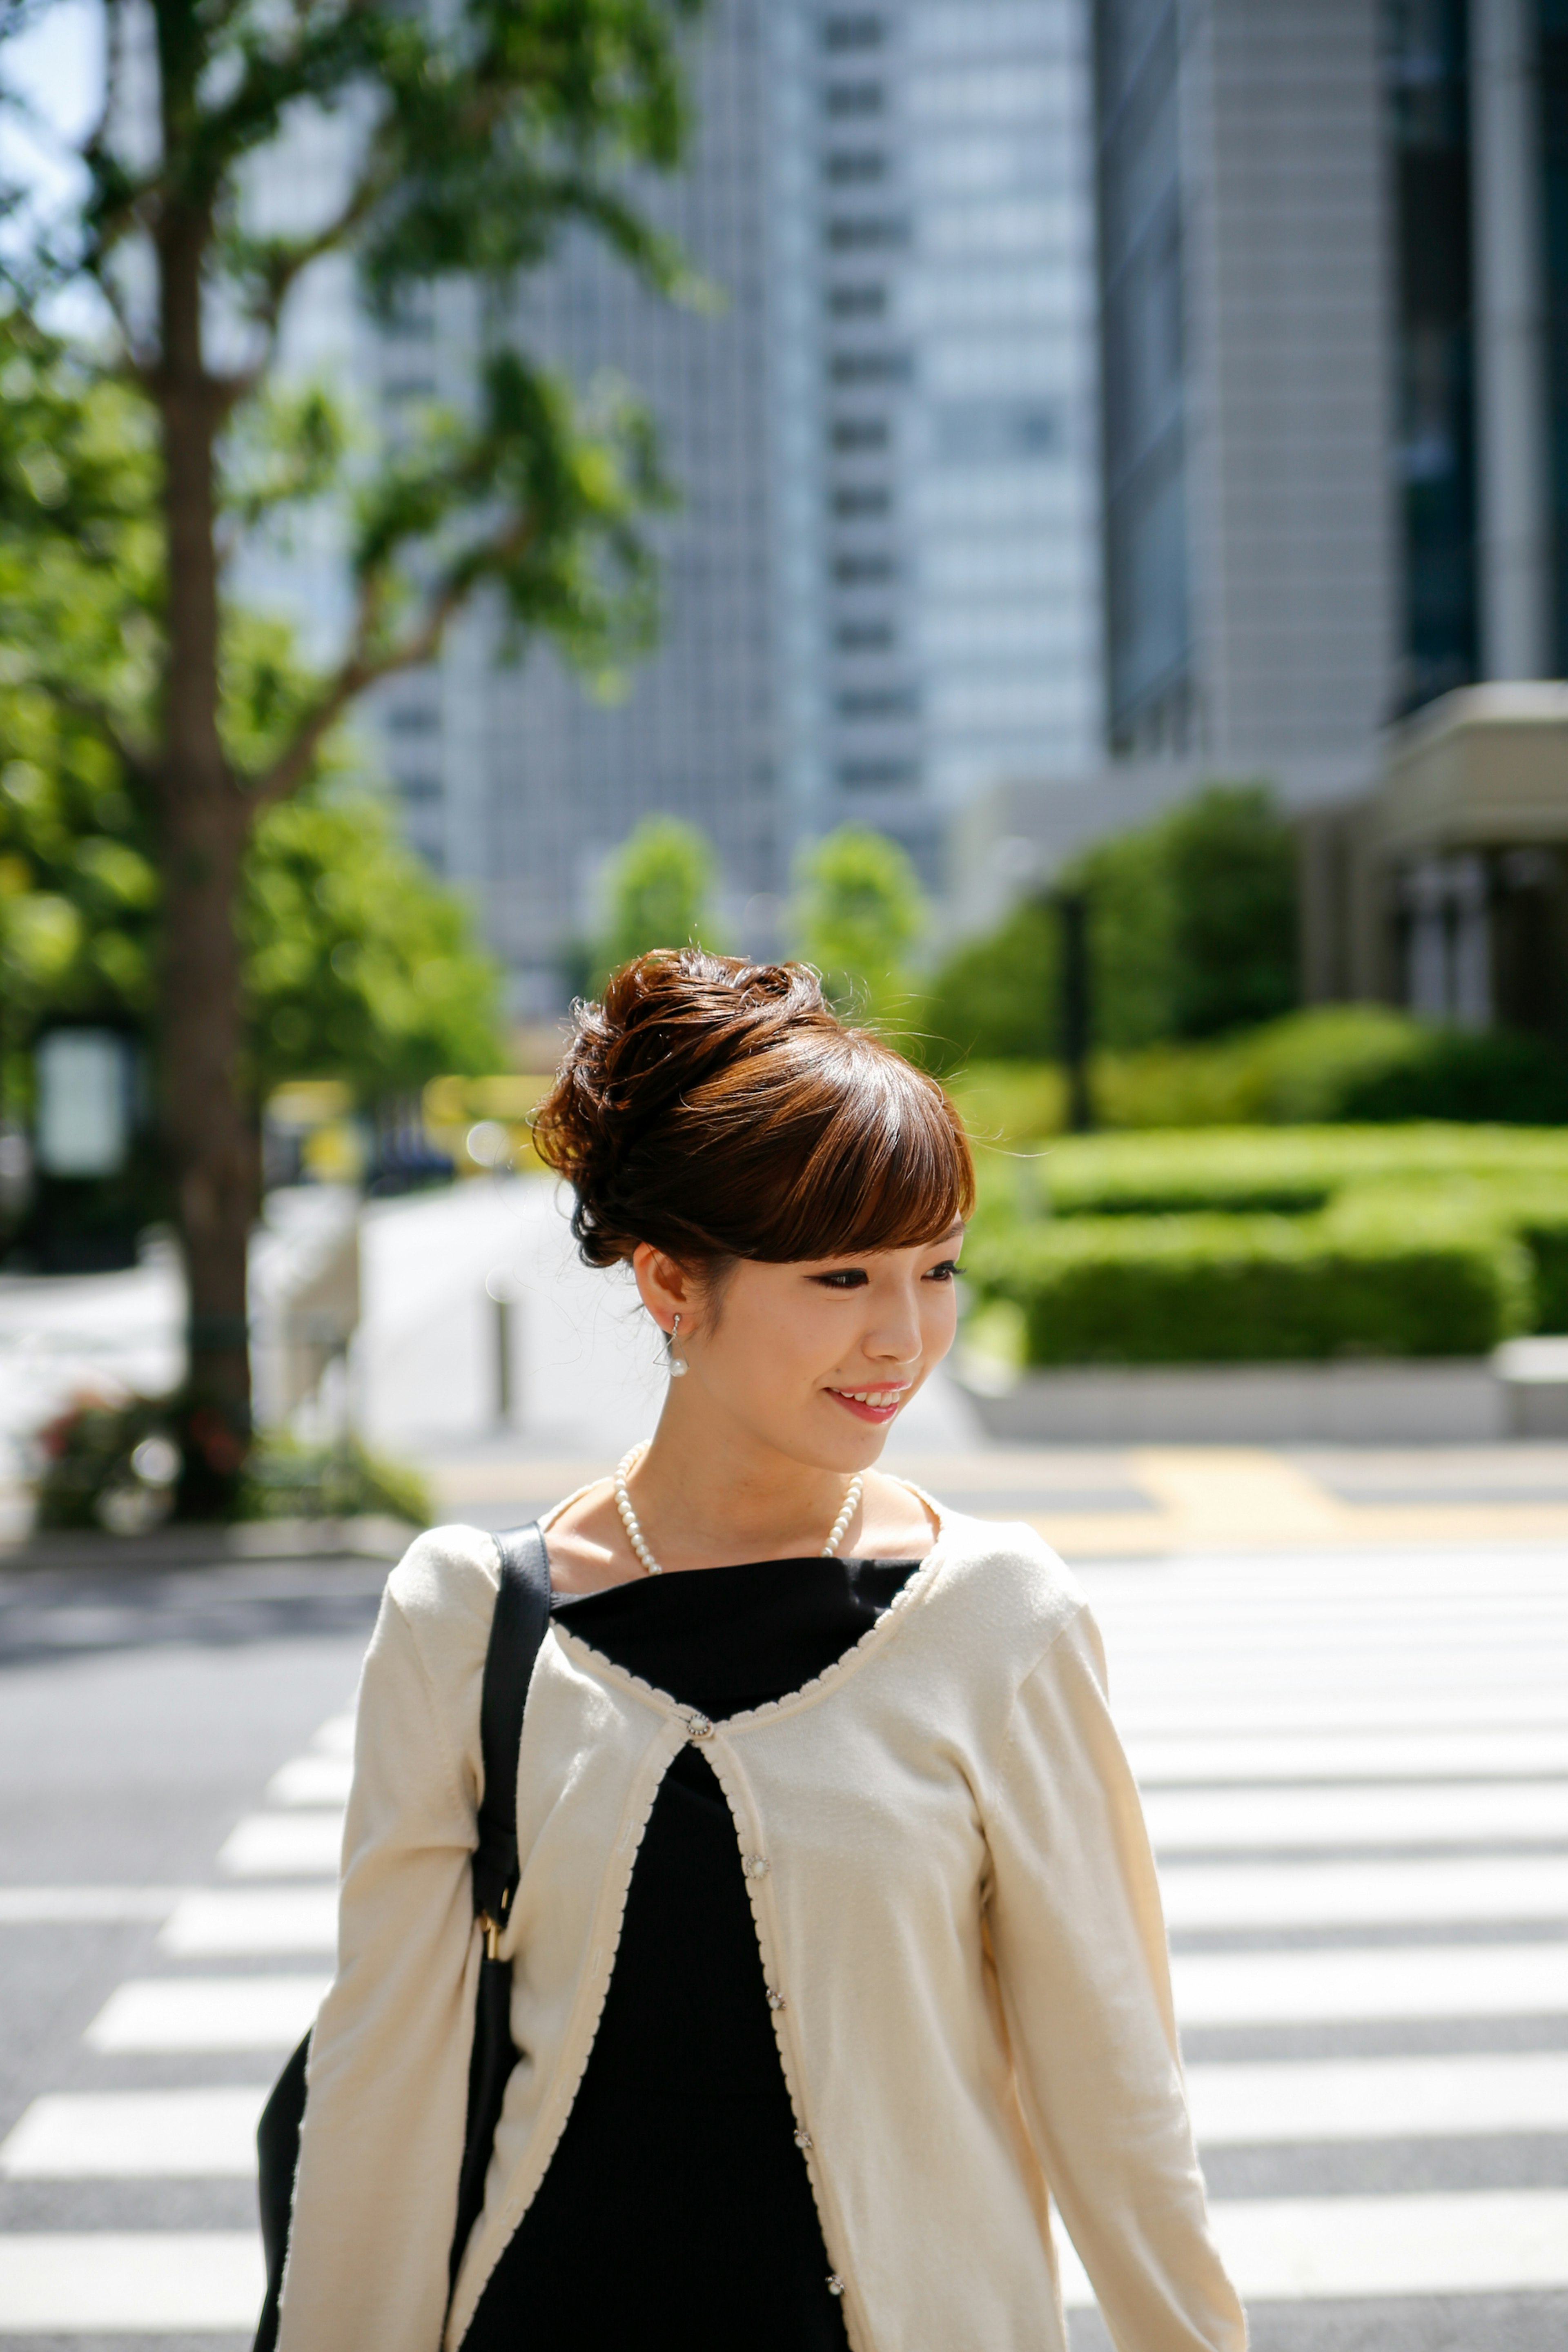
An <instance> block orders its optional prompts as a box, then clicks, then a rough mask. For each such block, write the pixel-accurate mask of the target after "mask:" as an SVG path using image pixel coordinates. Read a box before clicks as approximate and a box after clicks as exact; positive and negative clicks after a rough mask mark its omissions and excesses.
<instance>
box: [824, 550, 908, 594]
mask: <svg viewBox="0 0 1568 2352" xmlns="http://www.w3.org/2000/svg"><path fill="white" fill-rule="evenodd" d="M833 576H834V578H835V580H837V583H838V584H839V586H840V587H841V588H870V587H875V586H877V585H879V583H881V582H883V581H887V580H890V579H891V578H892V576H893V559H892V557H891V556H890V555H841V556H839V557H838V558H837V561H836V562H835V563H834V566H833Z"/></svg>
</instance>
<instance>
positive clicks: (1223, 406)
mask: <svg viewBox="0 0 1568 2352" xmlns="http://www.w3.org/2000/svg"><path fill="white" fill-rule="evenodd" d="M1094 22H1095V27H1096V43H1095V49H1096V55H1095V89H1096V130H1097V160H1098V194H1099V205H1100V284H1101V309H1100V318H1101V329H1102V375H1103V381H1104V384H1105V387H1106V393H1105V404H1104V424H1103V450H1104V468H1105V511H1106V542H1105V543H1106V615H1107V677H1108V696H1109V706H1110V707H1109V722H1110V743H1111V747H1112V749H1113V751H1116V752H1118V753H1120V754H1121V755H1123V756H1131V757H1136V758H1141V759H1155V760H1158V759H1163V758H1188V759H1193V760H1195V761H1214V762H1215V764H1216V765H1218V766H1219V767H1221V768H1229V769H1232V770H1233V771H1234V770H1236V769H1241V770H1242V771H1244V772H1245V771H1246V770H1247V768H1250V767H1256V766H1259V765H1262V766H1266V767H1268V768H1270V769H1278V768H1279V766H1280V765H1281V764H1285V765H1289V766H1293V767H1295V768H1297V769H1300V768H1301V767H1302V766H1303V764H1305V765H1308V766H1310V765H1311V764H1312V763H1314V762H1316V763H1318V764H1319V765H1320V766H1324V767H1326V768H1331V767H1332V766H1333V765H1334V763H1335V762H1342V761H1345V760H1347V759H1350V758H1353V756H1354V755H1355V754H1356V752H1357V751H1361V750H1363V749H1364V747H1365V745H1366V744H1367V743H1368V742H1369V740H1370V739H1371V737H1372V735H1373V730H1375V729H1376V727H1377V726H1378V725H1379V724H1380V723H1381V722H1382V720H1383V719H1384V717H1385V716H1386V713H1387V699H1388V691H1389V679H1390V667H1391V661H1392V656H1393V643H1392V640H1393V629H1394V612H1393V572H1392V562H1393V539H1392V530H1391V518H1390V498H1389V473H1388V385H1389V381H1390V368H1391V344H1390V321H1389V317H1388V305H1387V302H1386V300H1385V299H1384V254H1385V247H1384V215H1385V198H1384V139H1383V133H1382V126H1381V83H1380V77H1379V38H1380V27H1379V20H1378V0H1270V5H1268V6H1266V7H1260V6H1258V5H1256V0H1100V5H1098V6H1097V7H1096V8H1095V10H1094Z"/></svg>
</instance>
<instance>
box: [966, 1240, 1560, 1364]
mask: <svg viewBox="0 0 1568 2352" xmlns="http://www.w3.org/2000/svg"><path fill="white" fill-rule="evenodd" d="M1392 1211H1393V1203H1392V1202H1377V1203H1368V1202H1358V1203H1355V1204H1353V1206H1348V1207H1345V1208H1336V1209H1334V1210H1331V1211H1330V1212H1329V1213H1326V1214H1323V1215H1321V1216H1312V1217H1302V1216H1298V1217H1280V1216H1225V1215H1195V1216H1194V1215H1186V1216H1162V1217H1137V1216H1119V1217H1088V1216H1085V1217H1073V1218H1063V1219H1059V1220H1056V1219H1053V1220H1050V1221H1045V1222H1041V1223H1036V1224H1032V1225H1024V1224H1015V1225H1013V1226H1012V1227H1011V1229H1010V1230H994V1231H993V1232H991V1233H990V1234H983V1235H981V1236H978V1237H977V1238H976V1240H975V1241H974V1242H973V1243H972V1244H971V1246H970V1249H969V1251H968V1252H967V1253H966V1270H967V1273H968V1275H969V1277H970V1279H971V1281H972V1283H973V1285H974V1286H975V1287H976V1289H978V1290H979V1291H980V1293H981V1294H982V1295H983V1296H985V1297H992V1298H1002V1299H1007V1300H1010V1301H1011V1302H1012V1303H1014V1304H1015V1305H1016V1306H1017V1307H1019V1308H1020V1309H1021V1310H1022V1314H1023V1321H1024V1331H1025V1352H1026V1360H1027V1361H1028V1362H1029V1363H1031V1364H1037V1365H1046V1364H1090V1363H1120V1364H1176V1363H1237V1362H1267V1361H1289V1360H1298V1361H1300V1360H1322V1359H1325V1358H1332V1357H1335V1356H1349V1355H1362V1356H1470V1355H1479V1354H1483V1353H1485V1352H1486V1351H1487V1350H1488V1349H1490V1348H1492V1347H1495V1346H1496V1345H1497V1343H1498V1341H1499V1340H1500V1339H1507V1338H1509V1337H1510V1335H1511V1334H1512V1333H1514V1332H1516V1331H1520V1330H1522V1329H1524V1328H1527V1326H1528V1323H1529V1320H1530V1309H1531V1266H1530V1260H1529V1256H1528V1255H1527V1253H1526V1251H1525V1249H1524V1247H1523V1245H1522V1244H1521V1242H1520V1241H1519V1240H1518V1239H1516V1238H1515V1237H1514V1236H1513V1235H1511V1234H1509V1233H1508V1232H1507V1231H1506V1229H1505V1228H1504V1227H1503V1226H1501V1225H1500V1223H1494V1222H1491V1221H1489V1220H1486V1219H1481V1220H1476V1219H1473V1218H1467V1217H1464V1216H1462V1215H1455V1214H1453V1213H1449V1212H1448V1211H1447V1210H1446V1209H1444V1208H1442V1207H1438V1206H1434V1207H1431V1208H1428V1209H1426V1210H1412V1209H1411V1208H1410V1207H1409V1205H1408V1204H1404V1205H1403V1206H1402V1208H1401V1210H1400V1211H1399V1212H1398V1213H1391V1212H1392Z"/></svg>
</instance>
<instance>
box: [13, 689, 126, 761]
mask: <svg viewBox="0 0 1568 2352" xmlns="http://www.w3.org/2000/svg"><path fill="white" fill-rule="evenodd" d="M16 683H17V684H18V685H21V686H29V687H32V688H35V689H36V690H37V692H38V693H39V694H47V696H48V698H49V699H50V700H51V701H52V702H58V705H59V707H60V709H62V710H68V711H69V712H70V713H71V715H72V717H73V718H76V719H84V720H85V721H86V723H87V724H88V725H89V727H94V728H96V729H97V730H98V732H99V733H100V735H101V736H102V738H103V740H104V741H105V742H106V743H107V744H108V745H109V748H110V751H112V752H113V753H114V756H115V758H116V759H117V760H119V761H121V765H122V766H123V767H124V768H125V769H126V771H127V772H128V773H129V774H130V775H132V776H133V777H135V778H136V779H137V780H138V781H142V780H144V779H145V778H146V777H147V776H149V775H150V774H151V772H152V761H151V759H150V757H149V754H148V751H147V749H146V747H145V746H143V745H140V744H138V743H137V742H136V740H134V738H133V737H132V735H131V734H130V733H128V732H127V730H126V729H125V726H124V724H123V723H122V721H121V719H119V718H118V717H117V716H116V714H115V713H114V712H113V711H112V710H111V709H110V707H109V705H108V703H107V702H105V701H104V700H103V698H102V697H101V696H100V695H97V694H92V693H90V692H89V690H88V688H86V687H84V686H80V685H79V684H78V682H77V680H76V679H75V678H71V677H59V676H57V675H56V674H55V673H54V672H52V671H49V670H40V669H33V668H31V667H29V668H27V669H26V670H25V671H24V672H23V673H22V675H21V676H20V677H18V679H17V680H16Z"/></svg>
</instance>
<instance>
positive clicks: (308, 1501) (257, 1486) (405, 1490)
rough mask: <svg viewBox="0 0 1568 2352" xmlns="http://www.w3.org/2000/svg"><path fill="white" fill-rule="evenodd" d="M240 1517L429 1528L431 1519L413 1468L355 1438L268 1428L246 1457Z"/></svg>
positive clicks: (431, 1509) (424, 1489)
mask: <svg viewBox="0 0 1568 2352" xmlns="http://www.w3.org/2000/svg"><path fill="white" fill-rule="evenodd" d="M235 1516H236V1517H237V1518H241V1519H353V1518H361V1517H374V1518H380V1517H387V1518H394V1519H404V1520H406V1521H407V1523H408V1524H409V1525H410V1526H411V1527H416V1528H427V1527H428V1526H429V1525H430V1523H431V1521H432V1519H433V1518H434V1517H435V1516H436V1514H435V1510H434V1507H433V1506H432V1504H431V1500H430V1492H429V1489H428V1487H427V1486H426V1484H425V1481H424V1480H423V1478H421V1477H420V1476H419V1475H418V1473H417V1471H415V1470H410V1469H409V1468H408V1467H407V1465H406V1464H405V1463H401V1462H391V1461H388V1460H387V1458H386V1457H385V1456H384V1454H375V1453H373V1452H372V1451H371V1449H370V1448H369V1447H368V1446H366V1445H362V1444H361V1443H360V1441H359V1439H358V1438H357V1437H354V1438H349V1439H348V1440H346V1442H345V1443H343V1444H341V1445H305V1444H300V1440H299V1439H298V1438H295V1437H290V1436H289V1434H288V1433H286V1432H285V1431H281V1430H267V1431H264V1432H263V1433H262V1435H261V1437H260V1439H259V1441H258V1444H256V1445H255V1446H253V1447H252V1449H251V1451H250V1453H249V1454H248V1455H247V1458H246V1465H245V1471H244V1475H243V1477H242V1480H241V1483H240V1490H239V1502H238V1507H237V1512H236V1514H235Z"/></svg>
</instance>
